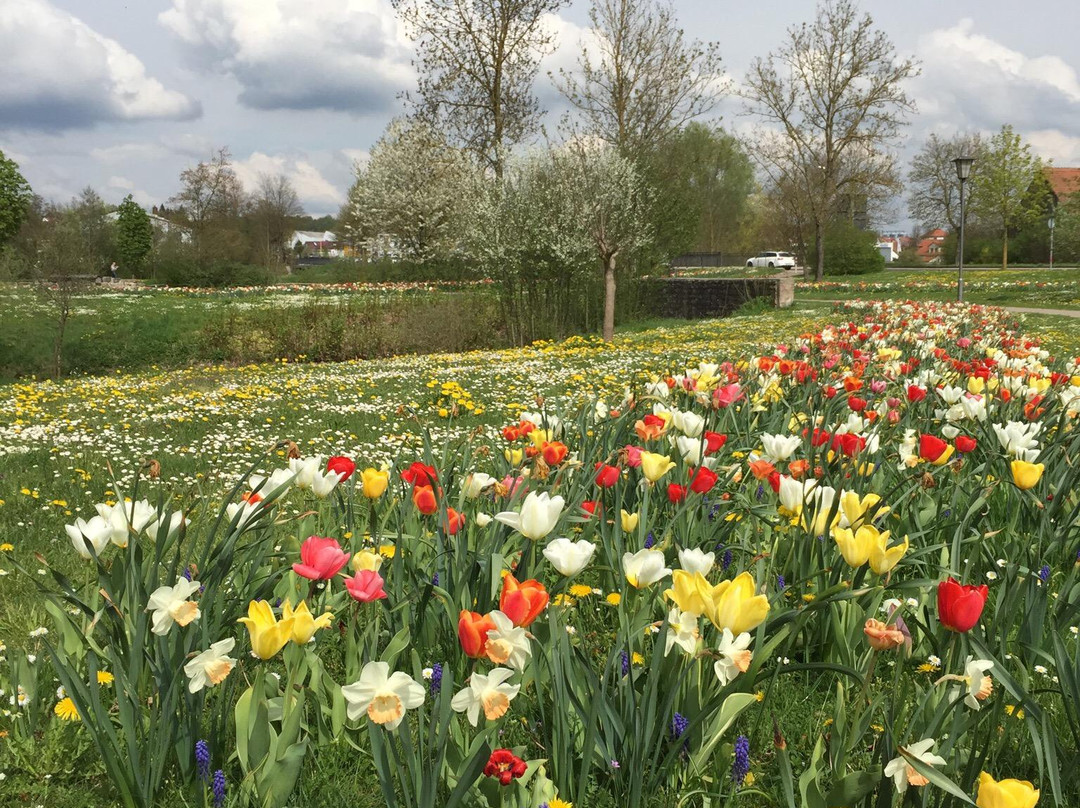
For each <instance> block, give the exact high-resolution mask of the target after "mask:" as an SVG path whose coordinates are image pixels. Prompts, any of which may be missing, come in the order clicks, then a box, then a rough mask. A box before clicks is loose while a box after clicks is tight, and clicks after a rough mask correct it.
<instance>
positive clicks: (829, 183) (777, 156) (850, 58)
mask: <svg viewBox="0 0 1080 808" xmlns="http://www.w3.org/2000/svg"><path fill="white" fill-rule="evenodd" d="M918 72H919V68H918V65H917V63H916V62H915V61H914V60H912V59H904V58H901V57H899V56H898V55H897V53H896V48H895V46H894V45H893V43H892V40H890V39H889V37H888V35H887V34H885V33H884V32H883V31H878V30H875V29H874V22H873V20H872V19H871V17H870V15H869V14H863V15H861V16H860V14H859V12H858V9H857V6H856V4H855V3H854V2H853V0H826V1H825V2H824V3H822V4H821V5H819V6H818V9H817V16H816V18H815V19H814V21H813V22H812V23H809V24H808V23H803V24H802V25H801V26H799V27H795V28H791V29H789V31H788V42H787V43H785V45H784V46H783V47H782V48H781V49H780V50H779V51H777V52H773V53H771V54H769V56H768V57H767V58H765V59H757V60H756V61H755V62H754V63H753V65H752V66H751V67H750V70H749V72H748V73H747V76H746V82H745V85H744V87H743V89H742V91H741V93H742V95H743V97H744V98H745V99H746V102H747V111H748V112H749V113H751V114H753V115H757V116H758V117H760V118H761V119H763V120H764V121H765V122H766V123H768V124H770V125H771V126H772V127H775V129H773V130H772V131H766V132H763V133H761V135H759V137H758V138H756V143H755V145H756V149H755V151H756V152H757V154H758V157H759V160H760V161H761V162H762V163H763V165H765V166H766V167H767V169H771V171H772V172H773V173H776V172H778V171H779V170H780V167H781V166H783V167H784V168H783V173H785V174H787V175H789V176H790V177H792V178H793V179H795V178H797V185H798V187H799V189H800V192H801V193H802V194H803V195H804V197H805V202H806V205H807V208H808V210H809V212H810V215H811V218H812V222H813V227H814V241H815V244H816V261H815V273H816V276H817V278H818V280H820V279H821V278H823V277H824V272H825V227H826V225H827V223H828V221H829V219H830V217H831V216H832V215H834V212H835V210H836V207H837V200H838V199H839V198H840V196H841V195H842V194H845V193H849V192H850V190H851V188H850V187H851V186H853V185H856V184H861V185H862V187H863V192H866V193H868V192H869V191H870V190H871V189H873V188H874V187H876V186H879V185H880V183H881V182H882V180H889V172H888V171H885V170H883V169H885V168H887V167H888V166H887V162H888V161H887V157H886V155H885V152H886V150H887V149H888V148H889V147H890V146H891V145H892V143H893V142H894V140H895V138H896V136H897V135H898V133H899V130H900V128H901V126H902V125H903V124H904V123H905V120H904V118H905V116H906V114H907V113H909V112H912V111H913V110H914V108H915V104H914V102H913V101H912V100H911V99H910V98H909V97H908V95H907V93H906V92H905V91H904V88H903V84H904V82H905V81H906V80H907V79H909V78H912V77H913V76H916V75H918ZM778 138H781V139H783V140H785V141H786V143H783V142H781V141H778ZM853 155H854V159H851V158H852V156H853ZM856 167H858V170H855V168H856ZM845 186H848V187H847V188H845Z"/></svg>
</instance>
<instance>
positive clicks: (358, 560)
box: [349, 550, 383, 572]
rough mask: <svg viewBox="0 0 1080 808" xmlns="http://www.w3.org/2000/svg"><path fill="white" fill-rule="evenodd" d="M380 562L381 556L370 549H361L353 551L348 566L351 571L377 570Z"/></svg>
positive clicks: (380, 564)
mask: <svg viewBox="0 0 1080 808" xmlns="http://www.w3.org/2000/svg"><path fill="white" fill-rule="evenodd" d="M382 562H383V560H382V556H381V555H379V554H378V553H373V552H371V550H361V551H360V552H359V553H353V557H352V561H350V562H349V568H350V569H351V570H352V571H353V572H360V571H361V570H368V571H369V572H378V571H379V567H381V566H382Z"/></svg>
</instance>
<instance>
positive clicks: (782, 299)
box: [649, 278, 795, 320]
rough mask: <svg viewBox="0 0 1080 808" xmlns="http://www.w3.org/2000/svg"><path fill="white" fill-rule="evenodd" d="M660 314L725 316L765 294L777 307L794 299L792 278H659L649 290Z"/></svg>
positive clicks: (690, 317) (652, 306) (654, 308)
mask: <svg viewBox="0 0 1080 808" xmlns="http://www.w3.org/2000/svg"><path fill="white" fill-rule="evenodd" d="M649 295H650V298H651V300H650V310H651V311H652V313H653V314H654V315H656V316H658V317H682V318H684V319H687V320H698V319H703V318H706V317H726V316H728V315H729V314H731V313H732V312H733V311H735V310H736V309H738V308H739V306H741V305H742V304H743V303H746V302H747V301H749V300H754V299H755V298H759V297H763V298H767V299H768V300H770V301H772V304H773V305H774V306H776V307H777V308H782V309H783V308H787V307H788V306H790V305H791V304H792V303H794V302H795V281H794V279H793V278H658V279H656V280H654V281H652V287H651V288H650V289H649Z"/></svg>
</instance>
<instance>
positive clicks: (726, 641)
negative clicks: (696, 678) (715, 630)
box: [713, 628, 754, 686]
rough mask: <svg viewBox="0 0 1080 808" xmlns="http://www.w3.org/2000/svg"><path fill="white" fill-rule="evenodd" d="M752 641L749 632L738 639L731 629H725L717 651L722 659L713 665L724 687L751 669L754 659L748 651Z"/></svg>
mask: <svg viewBox="0 0 1080 808" xmlns="http://www.w3.org/2000/svg"><path fill="white" fill-rule="evenodd" d="M751 639H752V638H751V637H750V634H749V632H746V631H744V632H743V633H742V634H740V635H739V636H737V637H736V636H735V635H734V634H733V633H732V631H731V629H730V628H725V629H724V633H723V634H722V635H721V637H720V645H719V646H717V649H716V652H717V653H718V654H719V655H720V658H719V659H717V660H716V662H715V664H714V665H713V670H714V671H715V672H716V678H717V679H719V680H720V684H721V685H722V686H723V685H728V684H730V683H731V682H732V681H733V680H734V679H735V677H736V676H738V675H739V674H740V673H746V671H747V669H748V668H749V667H750V661H751V660H752V659H753V658H754V655H753V654H752V653H751V652H750V651H749V650H748V649H749V648H750V642H751Z"/></svg>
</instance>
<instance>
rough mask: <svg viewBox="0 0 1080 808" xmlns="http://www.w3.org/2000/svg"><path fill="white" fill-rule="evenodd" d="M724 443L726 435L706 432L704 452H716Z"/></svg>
mask: <svg viewBox="0 0 1080 808" xmlns="http://www.w3.org/2000/svg"><path fill="white" fill-rule="evenodd" d="M725 443H727V435H723V434H721V433H719V432H706V433H705V454H707V455H711V454H716V453H717V452H719V451H720V450H721V449H722V448H723V446H724V444H725Z"/></svg>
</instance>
